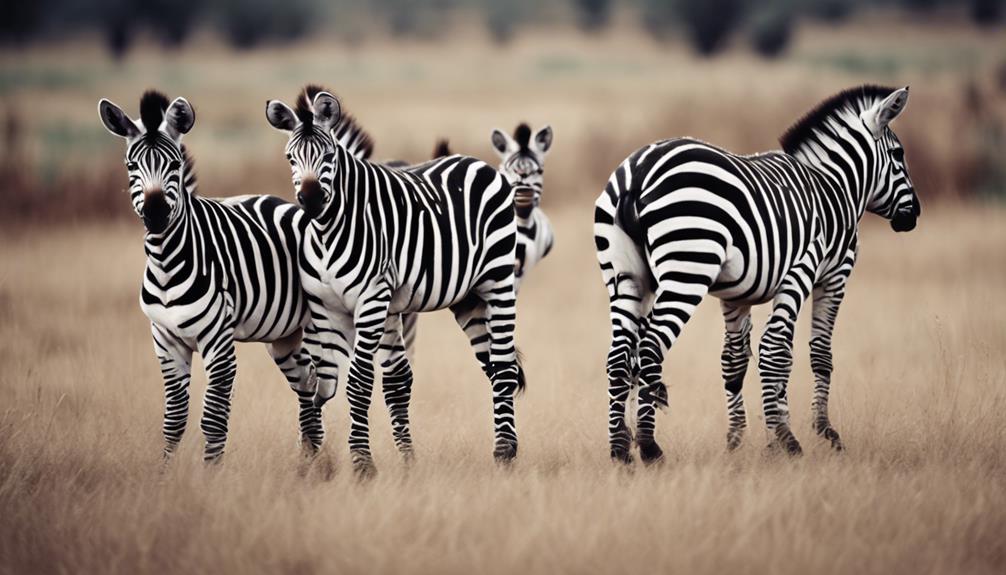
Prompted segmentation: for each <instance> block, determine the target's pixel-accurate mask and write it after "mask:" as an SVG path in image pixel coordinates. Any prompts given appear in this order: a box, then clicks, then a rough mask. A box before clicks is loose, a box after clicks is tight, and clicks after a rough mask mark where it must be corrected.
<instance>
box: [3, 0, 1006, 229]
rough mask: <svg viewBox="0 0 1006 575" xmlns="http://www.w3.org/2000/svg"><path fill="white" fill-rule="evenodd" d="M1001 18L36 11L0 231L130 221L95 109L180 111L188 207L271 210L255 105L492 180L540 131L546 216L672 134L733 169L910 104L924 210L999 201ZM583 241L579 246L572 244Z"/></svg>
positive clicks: (533, 8) (6, 68) (9, 124)
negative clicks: (812, 130) (318, 118)
mask: <svg viewBox="0 0 1006 575" xmlns="http://www.w3.org/2000/svg"><path fill="white" fill-rule="evenodd" d="M1004 17H1006V4H1004V2H1003V0H967V1H959V2H952V1H947V0H805V1H797V0H768V1H757V2H756V1H754V0H556V1H551V2H540V1H537V0H513V1H508V2H502V1H493V0H375V1H372V2H355V1H350V0H336V1H331V2H326V1H322V0H285V1H283V2H271V1H267V0H210V1H206V2H203V1H196V0H150V1H146V2H132V1H127V0H93V1H82V0H38V1H36V2H12V3H9V5H8V6H7V7H5V14H4V18H3V19H2V20H0V42H2V54H0V98H2V104H0V186H2V188H0V189H2V194H3V201H2V202H0V221H6V222H11V221H14V220H17V221H20V222H33V221H39V220H46V219H52V218H56V219H66V218H71V219H78V220H80V219H94V218H102V219H103V218H113V217H114V218H122V217H131V211H130V206H129V202H128V201H127V200H126V198H125V197H124V196H123V195H121V194H118V193H116V192H117V191H120V190H122V189H123V188H124V187H125V181H126V176H125V171H124V170H123V168H122V165H121V162H122V160H121V154H122V144H121V142H120V141H119V140H117V139H116V138H113V137H112V136H110V135H108V134H107V133H106V132H105V131H104V130H103V129H102V127H101V125H100V123H99V121H98V118H97V113H96V111H95V110H96V103H97V100H98V99H99V98H101V97H106V98H109V99H111V100H112V101H114V102H116V103H118V104H119V105H121V106H122V107H123V108H124V109H125V110H127V111H128V112H129V113H130V114H132V115H134V116H136V115H137V114H138V110H137V106H138V99H139V96H140V94H141V93H142V91H143V90H144V89H146V88H148V87H155V88H158V89H161V90H162V91H165V92H166V93H167V94H168V95H169V96H170V97H175V96H180V95H181V96H185V97H186V98H188V99H189V100H190V101H191V102H192V103H193V104H194V105H195V106H196V109H197V111H198V119H197V122H196V126H195V128H194V130H193V132H192V133H191V134H190V136H189V137H188V139H187V142H188V144H189V147H190V150H191V151H192V153H193V154H194V156H195V158H196V160H197V162H198V166H199V172H200V182H201V184H200V186H201V188H200V189H201V192H202V193H203V194H205V195H209V196H222V195H231V194H235V193H272V194H277V195H284V196H287V197H288V196H289V195H290V193H289V191H290V185H289V180H288V173H287V168H286V167H285V162H284V161H283V156H282V152H281V150H282V146H283V143H284V141H285V140H284V138H283V137H282V136H280V135H279V134H276V133H274V132H273V131H272V130H271V128H270V127H269V126H268V125H267V123H266V122H265V119H264V114H263V107H264V102H265V100H266V99H269V98H281V99H284V100H286V101H288V102H290V101H292V100H293V98H294V97H295V95H296V93H297V91H298V89H299V88H300V86H301V85H302V84H304V83H306V82H314V83H320V84H324V85H326V86H328V87H330V88H331V89H332V90H333V91H334V92H335V93H336V94H337V95H339V96H340V98H341V99H342V100H343V105H344V108H345V109H346V110H348V111H349V112H351V113H352V114H354V115H355V116H356V117H357V118H358V119H359V121H360V122H361V124H362V125H363V126H364V127H365V128H366V129H367V130H368V131H369V132H370V133H371V135H372V136H373V137H374V139H375V141H376V154H375V157H376V158H377V159H402V160H407V161H420V160H423V159H426V158H427V157H428V155H429V153H430V151H431V150H432V147H433V143H434V140H435V139H436V138H437V137H447V138H449V139H450V140H451V142H452V145H453V148H454V149H455V150H456V151H458V152H461V153H468V154H471V155H476V156H481V157H483V158H484V159H487V160H492V161H495V157H494V156H492V154H491V149H490V147H489V145H488V134H489V132H490V130H491V129H492V128H494V127H500V128H502V129H504V130H507V131H510V130H512V129H513V127H514V125H515V124H516V123H517V122H519V121H528V122H531V123H532V125H533V126H535V127H537V126H539V125H541V124H544V123H551V124H552V126H553V127H554V129H555V133H556V144H555V146H554V148H553V149H554V152H553V154H552V156H551V157H550V160H549V163H548V165H547V167H546V188H545V195H544V205H545V207H546V208H549V207H551V208H552V209H557V208H559V207H561V206H564V205H580V206H583V207H588V206H589V205H590V204H591V202H592V200H593V198H594V197H596V195H597V193H598V192H599V191H600V189H601V187H602V186H603V184H604V182H605V180H606V179H607V176H608V174H610V172H611V170H612V169H613V168H614V166H615V165H616V164H617V163H618V162H619V161H620V160H621V159H623V158H624V157H625V156H626V155H627V154H628V153H630V152H631V151H632V150H634V149H636V148H638V147H639V146H642V145H644V144H646V143H649V142H650V141H653V140H656V139H659V138H664V137H671V136H681V135H689V136H694V137H698V138H702V139H705V140H708V141H711V142H713V143H716V144H719V145H721V146H724V147H726V148H728V149H731V150H733V151H736V152H742V153H747V152H755V151H759V150H765V149H772V148H775V147H777V144H776V139H777V137H778V136H779V135H780V134H781V133H782V132H783V131H784V130H785V129H786V128H787V127H788V126H789V125H790V124H791V123H793V122H794V121H795V120H796V119H797V118H798V117H799V116H800V115H801V114H802V113H804V112H805V111H807V110H809V109H810V107H812V106H813V105H814V104H815V103H816V102H818V101H820V100H822V99H824V98H825V97H827V96H829V95H830V94H832V93H833V92H835V91H837V90H840V89H842V88H845V87H849V86H852V85H856V84H861V83H866V82H875V83H883V84H897V85H905V84H910V85H911V86H912V102H911V104H910V106H909V109H908V112H907V113H906V114H905V115H904V116H903V117H902V119H901V120H900V121H899V122H898V123H897V125H896V128H897V132H898V134H899V135H900V136H901V137H902V139H903V140H905V142H906V148H907V156H908V158H909V164H910V167H911V170H912V174H913V176H914V179H915V183H916V186H917V187H918V189H919V192H920V194H921V196H922V198H923V201H925V202H932V201H937V200H939V201H942V200H946V201H954V202H956V201H958V200H962V199H976V198H989V197H995V198H1002V197H1004V195H1006V167H1004V161H1003V159H1004V158H1006V135H1004V124H1006V33H1004V26H1003V24H1004ZM585 225H586V224H585Z"/></svg>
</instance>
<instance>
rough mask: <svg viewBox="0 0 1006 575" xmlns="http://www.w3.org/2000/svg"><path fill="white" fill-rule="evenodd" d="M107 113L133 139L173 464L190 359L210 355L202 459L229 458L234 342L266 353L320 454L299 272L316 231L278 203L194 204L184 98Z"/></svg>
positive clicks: (132, 173) (149, 311) (132, 165)
mask: <svg viewBox="0 0 1006 575" xmlns="http://www.w3.org/2000/svg"><path fill="white" fill-rule="evenodd" d="M98 114H99V115H100V117H101V121H102V123H103V124H104V126H105V128H107V129H108V131H109V132H111V133H112V134H114V135H116V136H119V137H120V138H123V139H124V140H125V141H126V160H125V163H126V171H127V172H128V174H129V193H130V197H131V199H132V203H133V209H134V211H135V212H136V214H137V215H138V216H140V218H142V220H143V224H144V226H145V228H146V234H145V236H144V250H145V251H146V254H147V263H146V271H145V273H144V277H143V287H142V290H141V292H140V307H141V308H142V309H143V312H144V313H145V314H146V315H147V317H148V318H150V323H151V331H152V333H153V340H154V351H155V352H156V354H157V358H158V361H159V363H160V366H161V373H162V375H163V378H164V391H165V409H164V428H163V433H164V440H165V447H164V455H165V457H170V456H171V455H172V454H173V453H174V451H175V449H176V448H177V446H178V444H179V442H180V441H181V439H182V434H183V432H184V431H185V426H186V422H187V420H188V412H189V380H190V373H191V367H192V354H193V352H198V353H199V354H200V355H201V356H202V358H203V362H204V365H205V366H206V372H207V379H208V380H209V383H208V386H207V389H206V395H205V398H204V402H203V415H202V422H201V425H200V427H201V428H202V431H203V434H204V435H205V438H206V445H205V449H204V454H203V456H204V459H205V460H206V461H217V460H219V458H220V457H221V456H222V455H223V452H224V443H225V441H226V439H227V426H228V419H229V416H230V408H231V395H232V392H233V385H234V376H235V373H236V362H235V358H234V342H235V341H261V342H266V343H267V349H268V351H269V354H270V355H271V356H272V358H273V361H275V363H276V365H277V366H279V368H280V370H281V371H282V372H283V375H284V376H286V379H287V381H288V382H289V384H290V387H292V388H293V390H294V391H295V392H296V393H297V396H298V398H299V403H300V432H301V440H302V443H303V445H304V447H305V449H306V450H307V451H308V453H313V452H315V451H316V450H317V449H318V447H319V446H320V445H321V442H322V438H323V433H324V432H323V430H322V423H321V411H320V410H319V409H318V408H317V407H316V406H315V405H314V404H313V401H312V398H313V395H314V391H315V387H316V382H315V369H314V366H313V364H312V361H311V355H310V354H309V353H308V352H307V351H306V349H305V342H306V340H305V337H304V333H305V327H308V325H309V324H308V310H307V302H306V299H305V297H304V295H303V290H302V289H301V280H300V271H299V266H298V261H299V251H300V243H301V238H302V236H303V233H304V229H305V227H306V226H307V223H308V219H307V218H306V217H304V214H303V211H302V210H301V209H300V208H298V207H297V206H295V205H293V204H290V203H288V202H286V201H284V200H281V199H279V198H275V197H270V196H241V197H235V198H227V199H210V198H203V197H201V196H198V195H196V179H195V172H194V171H193V169H192V161H191V160H190V158H189V155H188V153H187V151H186V149H185V147H184V146H183V145H182V143H181V140H182V136H183V135H184V134H187V133H188V132H189V130H191V129H192V126H193V124H194V123H195V118H196V116H195V111H194V110H193V108H192V106H191V105H190V104H189V103H188V101H186V100H185V99H184V98H176V99H175V100H174V101H173V102H171V103H170V104H169V102H168V99H167V98H166V97H165V96H164V95H163V94H161V93H159V92H154V91H148V92H147V93H145V94H144V95H143V98H142V99H141V100H140V120H139V121H138V122H137V121H134V120H132V119H130V118H129V116H127V115H126V114H125V112H123V111H122V109H121V108H119V107H118V106H116V105H115V104H113V103H112V102H109V101H108V100H105V99H102V100H101V102H99V104H98ZM307 331H309V330H307ZM308 336H310V333H308Z"/></svg>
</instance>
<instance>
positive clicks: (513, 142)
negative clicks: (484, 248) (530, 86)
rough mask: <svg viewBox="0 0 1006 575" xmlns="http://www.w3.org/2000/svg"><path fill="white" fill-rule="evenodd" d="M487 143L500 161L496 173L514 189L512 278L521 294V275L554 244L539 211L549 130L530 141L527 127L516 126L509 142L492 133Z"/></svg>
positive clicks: (499, 132)
mask: <svg viewBox="0 0 1006 575" xmlns="http://www.w3.org/2000/svg"><path fill="white" fill-rule="evenodd" d="M490 142H491V143H492V146H493V149H494V150H495V151H496V153H497V154H498V155H499V157H500V166H499V171H500V172H501V173H502V174H503V176H504V177H506V179H507V181H509V182H510V186H511V187H513V189H514V206H513V207H514V212H515V213H516V215H517V250H516V257H517V259H516V262H515V263H514V276H515V277H516V280H515V281H516V282H517V289H518V290H520V284H521V282H522V281H523V279H524V274H526V273H527V272H528V270H530V269H531V268H533V267H534V266H535V265H537V264H538V262H540V261H541V260H542V259H543V258H544V257H545V256H547V255H548V253H549V252H550V251H551V250H552V245H553V244H554V243H555V234H554V233H553V231H552V223H551V222H550V221H549V220H548V216H546V215H545V212H544V211H543V210H542V209H541V208H540V207H539V204H540V203H541V192H542V185H543V180H544V176H545V156H546V155H547V154H548V151H549V150H550V149H551V148H552V127H551V126H545V127H544V128H541V129H540V130H538V131H537V132H535V133H534V136H533V137H532V135H531V128H530V127H529V126H528V125H527V124H520V125H518V126H517V128H516V129H515V130H514V133H513V137H512V138H511V137H510V136H509V135H507V134H506V133H505V132H503V131H502V130H493V131H492V134H491V136H490Z"/></svg>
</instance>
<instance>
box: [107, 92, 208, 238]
mask: <svg viewBox="0 0 1006 575" xmlns="http://www.w3.org/2000/svg"><path fill="white" fill-rule="evenodd" d="M98 115H99V116H100V117H101V122H102V124H104V125H105V129H107V130H108V131H109V132H111V133H112V134H115V135H116V136H119V137H120V138H123V139H125V140H126V171H127V172H128V173H129V195H130V198H131V199H132V202H133V210H134V211H135V212H136V215H138V216H140V217H141V218H142V219H143V224H144V226H146V228H147V232H149V233H151V234H161V233H164V231H165V230H167V229H168V227H169V226H170V225H171V224H172V223H173V222H175V221H177V219H178V214H179V213H181V210H180V209H178V206H179V205H181V204H182V203H183V202H184V199H185V198H184V194H186V193H188V192H187V191H186V190H185V189H183V188H184V180H183V173H182V170H183V168H184V166H185V163H186V162H185V152H184V148H183V147H182V143H181V140H182V136H183V135H184V134H187V133H188V132H189V130H191V129H192V125H193V124H194V123H195V120H196V114H195V111H194V110H193V109H192V105H191V104H189V102H188V101H187V100H186V99H185V98H175V100H174V101H173V102H171V103H170V104H169V103H168V99H167V98H166V97H165V96H164V94H161V93H160V92H155V91H153V90H149V91H147V92H146V93H145V94H143V97H142V98H141V99H140V121H139V122H136V121H134V120H132V119H130V118H129V116H127V115H126V113H125V112H123V111H122V108H120V107H118V106H116V105H115V104H113V103H112V102H110V101H108V100H106V99H104V98H102V99H101V101H100V102H98Z"/></svg>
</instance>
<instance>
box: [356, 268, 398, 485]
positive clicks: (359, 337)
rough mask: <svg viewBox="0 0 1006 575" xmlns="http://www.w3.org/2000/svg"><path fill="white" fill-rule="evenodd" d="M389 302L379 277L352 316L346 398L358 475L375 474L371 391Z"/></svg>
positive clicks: (387, 286) (359, 302) (362, 297)
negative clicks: (352, 339)
mask: <svg viewBox="0 0 1006 575" xmlns="http://www.w3.org/2000/svg"><path fill="white" fill-rule="evenodd" d="M390 303H391V288H390V286H389V285H388V284H387V282H385V281H384V280H378V281H376V282H374V285H372V286H371V287H369V288H368V289H366V290H364V292H363V293H362V294H361V295H360V299H359V300H358V301H357V305H356V315H355V316H354V318H353V323H354V325H355V326H356V337H355V341H354V343H353V355H352V359H351V360H350V363H349V379H348V382H347V384H346V397H347V398H348V399H349V418H350V427H349V453H350V457H351V459H352V461H353V470H354V471H355V472H356V474H357V476H358V477H361V478H369V477H371V476H373V475H374V474H375V473H376V468H375V467H374V459H373V456H372V455H371V452H370V422H369V416H370V414H369V412H370V401H371V396H372V395H373V390H374V357H375V355H376V354H377V350H378V346H379V345H380V342H381V338H382V337H383V336H384V324H385V322H386V321H387V319H388V305H389V304H390Z"/></svg>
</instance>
